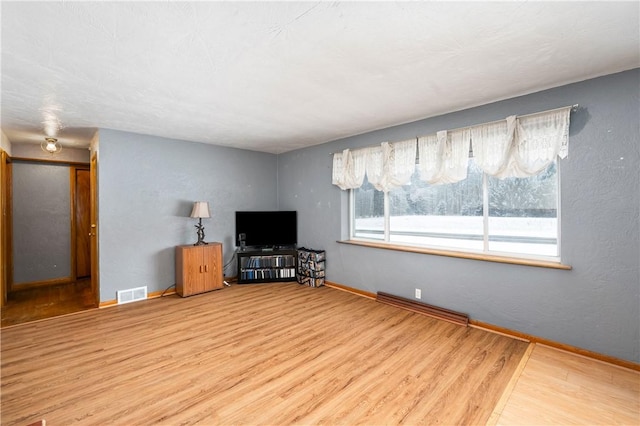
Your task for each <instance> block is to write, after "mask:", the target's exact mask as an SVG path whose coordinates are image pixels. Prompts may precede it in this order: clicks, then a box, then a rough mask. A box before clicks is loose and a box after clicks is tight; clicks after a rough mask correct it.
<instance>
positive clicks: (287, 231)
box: [236, 211, 298, 247]
mask: <svg viewBox="0 0 640 426" xmlns="http://www.w3.org/2000/svg"><path fill="white" fill-rule="evenodd" d="M242 239H244V245H245V246H247V247H295V245H296V244H297V242H298V218H297V212H295V211H259V212H236V246H237V247H241V246H242V244H241V240H242Z"/></svg>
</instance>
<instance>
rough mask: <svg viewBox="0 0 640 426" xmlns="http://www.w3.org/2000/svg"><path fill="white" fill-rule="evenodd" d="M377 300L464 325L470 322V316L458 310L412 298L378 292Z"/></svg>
mask: <svg viewBox="0 0 640 426" xmlns="http://www.w3.org/2000/svg"><path fill="white" fill-rule="evenodd" d="M376 300H377V301H378V302H381V303H385V304H387V305H391V306H396V307H398V308H402V309H406V310H409V311H412V312H416V313H419V314H423V315H428V316H430V317H433V318H438V319H441V320H445V321H449V322H452V323H454V324H460V325H464V326H465V327H466V326H467V325H468V324H469V316H468V315H467V314H462V313H460V312H456V311H450V310H449V309H445V308H440V307H438V306H432V305H427V304H426V303H420V302H416V301H415V300H411V299H404V298H402V297H398V296H394V295H393V294H388V293H383V292H381V291H379V292H378V294H377V296H376Z"/></svg>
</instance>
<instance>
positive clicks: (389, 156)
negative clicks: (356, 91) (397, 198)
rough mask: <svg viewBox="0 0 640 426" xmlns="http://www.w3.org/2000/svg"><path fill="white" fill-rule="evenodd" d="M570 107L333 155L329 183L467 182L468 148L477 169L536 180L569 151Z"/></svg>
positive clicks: (348, 186) (347, 185) (376, 185)
mask: <svg viewBox="0 0 640 426" xmlns="http://www.w3.org/2000/svg"><path fill="white" fill-rule="evenodd" d="M571 108H572V107H565V108H559V109H556V110H552V111H546V112H541V113H537V114H531V115H527V116H523V117H516V116H510V117H507V118H506V119H504V120H499V121H496V122H493V123H487V124H481V125H478V126H473V127H468V128H464V129H458V130H451V131H446V130H444V131H440V132H437V133H436V134H433V135H427V136H422V137H419V138H417V143H416V140H415V139H411V140H407V141H402V142H394V143H388V142H384V143H382V144H381V145H380V146H374V147H368V148H360V149H356V150H348V149H345V150H344V151H343V152H340V153H335V154H334V155H333V172H332V182H333V184H334V185H337V186H339V187H340V188H341V189H353V188H359V187H360V186H361V185H362V182H363V181H364V175H365V173H366V175H367V179H368V180H369V182H370V183H371V184H372V185H373V186H374V188H376V189H378V190H380V191H384V192H387V191H389V190H391V189H393V188H396V187H399V186H403V185H406V184H408V183H409V182H410V181H411V175H412V174H413V173H414V170H415V169H416V161H415V160H416V148H417V150H418V158H419V161H418V164H417V169H418V172H419V173H420V179H422V180H424V181H425V182H427V183H429V184H433V185H437V184H443V183H454V182H459V181H461V180H464V179H466V177H467V166H468V161H469V152H470V149H471V148H472V149H473V157H474V160H475V162H476V163H477V164H478V166H479V167H480V168H481V169H482V170H483V171H484V172H485V173H487V174H488V175H491V176H495V177H498V178H501V179H503V178H507V177H528V176H534V175H536V174H538V173H540V172H541V171H542V170H544V169H545V168H547V166H549V164H551V162H553V161H554V159H555V158H556V156H558V157H560V158H566V157H567V154H568V152H569V115H570V113H571Z"/></svg>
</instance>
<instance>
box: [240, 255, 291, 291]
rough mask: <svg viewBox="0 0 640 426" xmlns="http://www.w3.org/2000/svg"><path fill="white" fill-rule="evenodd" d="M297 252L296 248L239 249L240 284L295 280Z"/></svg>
mask: <svg viewBox="0 0 640 426" xmlns="http://www.w3.org/2000/svg"><path fill="white" fill-rule="evenodd" d="M297 254H298V252H297V251H296V249H295V248H290V249H279V248H274V247H262V248H253V249H245V250H242V251H238V284H251V283H268V282H283V281H295V280H296V262H297Z"/></svg>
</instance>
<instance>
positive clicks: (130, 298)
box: [116, 286, 147, 305]
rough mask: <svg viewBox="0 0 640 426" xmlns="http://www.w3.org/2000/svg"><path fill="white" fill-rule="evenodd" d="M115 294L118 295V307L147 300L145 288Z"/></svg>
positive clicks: (120, 291)
mask: <svg viewBox="0 0 640 426" xmlns="http://www.w3.org/2000/svg"><path fill="white" fill-rule="evenodd" d="M116 294H117V295H118V305H121V304H123V303H130V302H137V301H138V300H145V299H146V298H147V286H144V287H136V288H130V289H127V290H119V291H117V292H116Z"/></svg>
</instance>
